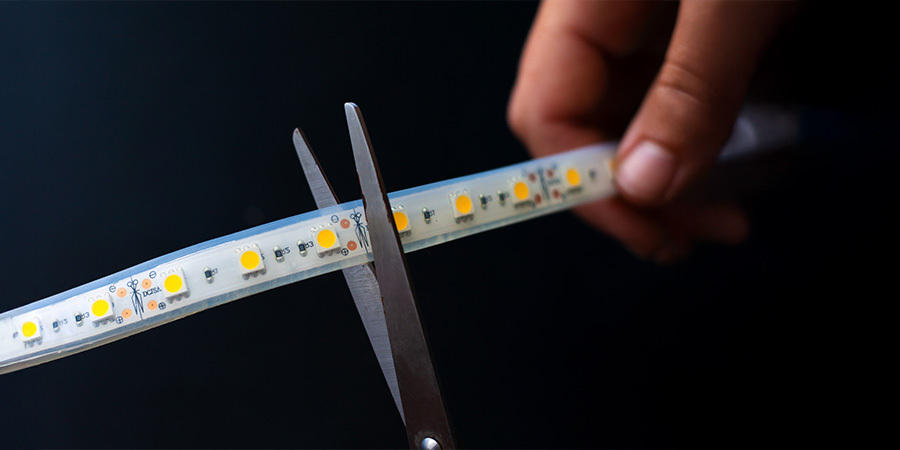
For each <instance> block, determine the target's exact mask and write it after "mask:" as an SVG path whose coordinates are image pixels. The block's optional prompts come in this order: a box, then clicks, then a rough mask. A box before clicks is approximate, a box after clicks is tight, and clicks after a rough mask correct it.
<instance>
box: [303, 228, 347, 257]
mask: <svg viewBox="0 0 900 450" xmlns="http://www.w3.org/2000/svg"><path fill="white" fill-rule="evenodd" d="M310 231H312V237H313V242H315V247H316V253H318V254H319V256H325V255H330V254H332V253H334V252H335V251H337V250H340V249H341V248H342V246H341V240H340V239H339V238H338V235H337V233H336V232H335V231H334V228H333V227H332V226H331V224H325V225H320V226H318V227H313V228H312V229H311V230H310Z"/></svg>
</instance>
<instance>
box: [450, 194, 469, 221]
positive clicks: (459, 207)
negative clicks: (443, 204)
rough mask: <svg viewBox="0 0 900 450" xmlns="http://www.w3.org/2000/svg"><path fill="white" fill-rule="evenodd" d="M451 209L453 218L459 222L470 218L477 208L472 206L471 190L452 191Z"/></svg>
mask: <svg viewBox="0 0 900 450" xmlns="http://www.w3.org/2000/svg"><path fill="white" fill-rule="evenodd" d="M450 209H452V210H453V218H454V219H456V221H457V222H461V221H463V220H469V219H471V218H472V216H473V215H474V214H475V208H474V207H473V206H472V197H471V196H469V191H467V190H465V189H464V190H462V191H458V192H451V193H450Z"/></svg>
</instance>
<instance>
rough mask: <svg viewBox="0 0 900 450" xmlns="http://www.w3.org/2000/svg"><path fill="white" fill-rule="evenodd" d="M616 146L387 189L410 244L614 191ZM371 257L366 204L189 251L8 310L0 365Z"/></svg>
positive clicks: (7, 367) (5, 367)
mask: <svg viewBox="0 0 900 450" xmlns="http://www.w3.org/2000/svg"><path fill="white" fill-rule="evenodd" d="M613 150H614V147H613V146H612V145H593V146H589V147H583V148H580V149H576V150H572V151H570V152H566V153H562V154H558V155H554V156H549V157H546V158H541V159H536V160H533V161H529V162H525V163H521V164H516V165H512V166H508V167H505V168H501V169H496V170H492V171H488V172H483V173H480V174H475V175H470V176H466V177H461V178H454V179H451V180H447V181H442V182H438V183H433V184H429V185H425V186H421V187H418V188H412V189H407V190H403V191H399V192H395V193H393V194H390V195H389V196H388V197H389V199H390V201H391V205H392V206H391V209H392V210H393V211H394V222H395V223H396V225H397V228H398V232H399V234H400V240H401V242H402V243H403V248H404V250H405V251H407V252H411V251H415V250H419V249H421V248H425V247H429V246H432V245H437V244H440V243H443V242H447V241H450V240H453V239H456V238H459V237H463V236H467V235H470V234H473V233H478V232H481V231H485V230H489V229H492V228H498V227H502V226H505V225H508V224H511V223H515V222H520V221H523V220H527V219H530V218H533V217H537V216H542V215H545V214H549V213H552V212H556V211H560V210H563V209H568V208H571V207H572V206H574V205H577V204H580V203H584V202H587V201H590V200H595V199H598V198H602V197H605V196H609V195H612V194H613V192H614V188H613V184H612V176H611V174H610V171H609V162H610V160H611V158H612V155H613ZM371 260H372V256H371V253H370V252H369V244H368V240H367V233H366V219H365V214H364V211H363V206H362V202H361V201H359V200H357V201H354V202H348V203H343V204H340V205H337V206H333V207H330V208H325V209H320V210H317V211H312V212H308V213H305V214H300V215H297V216H294V217H289V218H287V219H283V220H279V221H276V222H272V223H269V224H266V225H261V226H258V227H255V228H251V229H249V230H244V231H241V232H238V233H234V234H231V235H228V236H224V237H221V238H218V239H213V240H211V241H207V242H204V243H201V244H197V245H194V246H192V247H188V248H185V249H182V250H180V251H177V252H174V253H171V254H169V255H166V256H162V257H159V258H156V259H153V260H151V261H147V262H145V263H143V264H139V265H137V266H135V267H132V268H130V269H126V270H123V271H121V272H119V273H116V274H113V275H110V276H108V277H105V278H102V279H99V280H96V281H94V282H91V283H88V284H85V285H83V286H80V287H77V288H74V289H71V290H69V291H66V292H63V293H60V294H56V295H54V296H52V297H48V298H45V299H43V300H40V301H37V302H34V303H31V304H29V305H25V306H22V307H20V308H16V309H14V310H12V311H7V312H5V313H3V314H0V373H6V372H11V371H14V370H18V369H22V368H25V367H29V366H33V365H37V364H40V363H43V362H47V361H50V360H53V359H57V358H61V357H64V356H68V355H71V354H73V353H76V352H79V351H82V350H87V349H89V348H93V347H96V346H99V345H103V344H105V343H107V342H112V341H114V340H117V339H121V338H124V337H127V336H130V335H132V334H134V333H138V332H141V331H144V330H147V329H150V328H152V327H155V326H159V325H162V324H164V323H167V322H170V321H173V320H175V319H179V318H181V317H184V316H187V315H189V314H193V313H196V312H199V311H202V310H204V309H207V308H211V307H213V306H216V305H221V304H223V303H226V302H230V301H232V300H236V299H239V298H242V297H246V296H248V295H253V294H255V293H258V292H262V291H265V290H268V289H273V288H275V287H278V286H282V285H285V284H288V283H293V282H295V281H300V280H303V279H306V278H310V277H314V276H316V275H320V274H323V273H327V272H331V271H334V270H339V269H342V268H344V267H350V266H354V265H358V264H363V263H366V262H369V261H371Z"/></svg>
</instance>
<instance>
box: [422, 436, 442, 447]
mask: <svg viewBox="0 0 900 450" xmlns="http://www.w3.org/2000/svg"><path fill="white" fill-rule="evenodd" d="M419 450H441V444H440V443H438V441H436V440H435V439H434V438H430V437H427V438H425V439H422V441H421V442H419Z"/></svg>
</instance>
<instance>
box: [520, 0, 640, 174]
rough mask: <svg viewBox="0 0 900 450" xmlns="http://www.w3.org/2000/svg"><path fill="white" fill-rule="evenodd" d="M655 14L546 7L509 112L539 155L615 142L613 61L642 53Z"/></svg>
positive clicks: (629, 7)
mask: <svg viewBox="0 0 900 450" xmlns="http://www.w3.org/2000/svg"><path fill="white" fill-rule="evenodd" d="M651 11H652V5H651V4H648V3H645V2H592V1H579V0H558V1H546V2H544V3H543V4H541V7H540V9H539V11H538V14H537V17H536V19H535V22H534V24H533V25H532V28H531V32H530V34H529V37H528V40H527V42H526V44H525V48H524V50H523V52H522V58H521V62H520V64H519V73H518V77H517V79H516V84H515V86H514V88H513V92H512V96H511V99H510V104H509V110H508V119H509V123H510V127H511V128H512V129H513V132H515V133H516V135H517V136H518V137H519V139H521V140H522V142H523V143H524V144H525V146H526V147H528V149H529V150H530V151H531V153H532V154H533V155H534V156H543V155H547V154H550V153H556V152H560V151H563V150H567V149H570V148H575V147H579V146H582V145H586V144H591V143H594V142H598V141H601V140H604V139H608V138H609V137H610V136H605V135H604V134H603V131H602V128H601V123H600V117H599V113H600V108H601V106H602V105H603V101H604V99H605V98H606V97H607V86H608V82H609V70H608V69H609V60H610V59H611V58H617V57H621V56H623V55H625V54H627V53H629V52H630V51H631V50H633V49H634V47H635V46H636V44H637V43H638V40H639V38H640V36H641V35H642V33H643V31H644V28H645V27H644V23H645V22H646V20H647V18H648V16H649V14H650V13H651Z"/></svg>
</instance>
